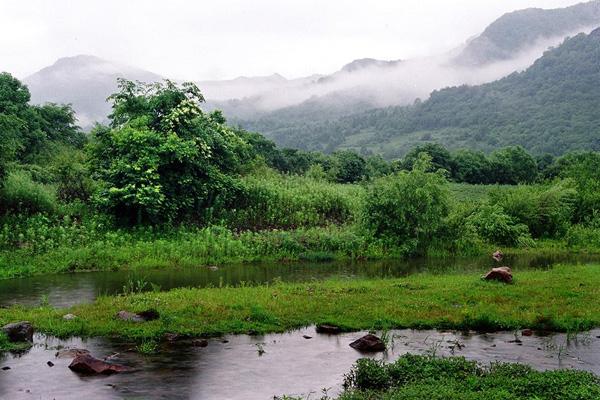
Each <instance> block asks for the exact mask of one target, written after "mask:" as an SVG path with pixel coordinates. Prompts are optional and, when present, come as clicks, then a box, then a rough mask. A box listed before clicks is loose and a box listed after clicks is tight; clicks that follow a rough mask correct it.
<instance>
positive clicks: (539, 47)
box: [225, 0, 600, 150]
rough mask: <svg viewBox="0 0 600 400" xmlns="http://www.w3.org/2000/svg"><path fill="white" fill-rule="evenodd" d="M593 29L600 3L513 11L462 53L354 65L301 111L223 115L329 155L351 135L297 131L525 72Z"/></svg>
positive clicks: (313, 90) (321, 85) (311, 91)
mask: <svg viewBox="0 0 600 400" xmlns="http://www.w3.org/2000/svg"><path fill="white" fill-rule="evenodd" d="M594 23H595V24H596V25H593V26H590V24H594ZM598 25H600V0H595V1H592V2H589V3H582V4H578V5H576V6H571V7H567V8H562V9H554V10H543V9H527V10H522V11H515V12H513V13H509V14H506V15H504V16H502V17H501V18H499V19H498V20H496V21H495V22H493V23H492V24H491V25H490V26H489V27H488V28H487V29H486V30H485V31H484V32H483V33H482V34H481V35H479V36H478V37H477V38H475V39H473V40H471V41H470V42H469V43H468V44H467V45H466V46H465V47H464V48H462V49H457V50H455V51H452V52H450V53H448V54H442V55H437V56H431V57H427V58H422V59H409V60H403V61H399V60H398V61H380V60H373V59H363V60H356V61H354V62H352V63H350V64H348V65H346V66H344V67H343V68H342V69H341V70H340V71H338V72H336V73H334V74H332V75H329V76H326V77H323V78H321V79H319V80H318V81H317V84H314V85H310V86H309V87H308V88H305V89H304V92H305V97H306V100H304V101H302V102H300V103H298V104H291V105H290V104H289V102H287V103H284V104H282V105H281V107H280V108H279V109H275V110H272V111H270V112H269V110H265V108H262V109H260V110H258V109H257V110H256V112H255V113H252V112H251V109H252V107H251V106H250V107H247V109H246V110H245V111H246V112H245V113H243V114H242V113H238V112H237V110H232V109H227V108H226V109H225V110H226V115H227V116H228V117H230V118H231V119H232V120H233V121H235V122H237V123H238V124H239V125H241V126H242V127H244V128H247V129H251V130H255V131H259V132H262V133H263V134H265V135H266V136H268V137H270V138H273V139H274V140H276V141H277V142H278V143H280V144H282V145H286V146H293V147H301V148H306V147H309V146H310V148H314V149H319V150H328V149H332V148H335V147H336V146H338V145H341V144H342V143H343V139H341V138H342V137H344V136H345V132H347V131H352V130H353V129H354V128H353V127H344V130H342V131H341V132H342V134H341V135H340V134H339V133H335V132H332V130H331V126H332V125H333V124H332V123H327V125H328V126H329V127H330V128H328V132H327V141H326V142H323V143H313V142H311V143H312V144H308V143H307V141H306V140H305V139H304V138H302V137H296V136H298V135H300V132H301V131H305V132H307V134H308V135H318V133H319V131H320V130H322V128H321V127H320V126H319V124H320V123H321V122H322V121H326V120H334V119H338V118H340V117H344V116H349V115H351V114H354V113H358V112H361V111H364V110H366V109H369V108H383V107H388V106H405V105H410V104H412V103H413V102H414V101H415V100H417V99H426V98H428V97H429V95H430V93H431V92H432V91H434V90H438V89H441V88H444V87H453V86H460V85H463V84H467V85H480V84H484V83H488V82H493V81H495V80H498V79H500V78H503V77H505V76H508V75H510V74H511V73H513V72H515V71H523V70H525V69H526V68H528V67H529V66H531V65H532V64H533V62H534V61H535V60H537V59H538V58H539V57H541V56H542V55H543V54H544V52H545V51H546V50H547V49H548V48H551V47H554V46H558V45H560V44H561V43H562V42H563V40H564V39H565V38H566V37H568V36H574V35H577V34H578V33H580V32H590V31H591V30H592V29H593V27H595V26H598ZM349 71H351V73H349ZM275 97H277V95H275ZM297 97H301V96H299V95H298V96H297ZM248 100H252V99H248ZM336 102H337V103H336ZM242 104H247V101H245V100H241V101H239V102H238V106H240V105H242ZM240 108H241V107H240ZM355 139H356V140H355V141H354V142H352V143H351V145H352V146H358V145H360V143H361V141H362V140H363V139H364V138H363V137H362V136H359V137H357V138H355ZM308 142H310V141H308Z"/></svg>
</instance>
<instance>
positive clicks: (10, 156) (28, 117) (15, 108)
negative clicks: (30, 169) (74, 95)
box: [0, 72, 85, 176]
mask: <svg viewBox="0 0 600 400" xmlns="http://www.w3.org/2000/svg"><path fill="white" fill-rule="evenodd" d="M30 97H31V96H30V94H29V90H28V89H27V87H26V86H25V85H23V84H22V83H21V82H20V81H19V80H18V79H16V78H14V77H13V76H11V75H10V74H8V73H6V72H4V73H0V176H2V175H5V172H6V167H7V164H8V163H9V162H17V161H20V162H31V161H32V160H33V158H35V156H37V155H38V154H39V153H40V152H41V151H43V150H44V149H46V148H47V147H48V145H50V144H52V143H64V144H69V145H76V146H79V147H81V146H82V145H83V143H84V141H85V136H84V135H83V133H82V132H81V130H80V129H79V128H78V127H77V126H76V124H75V114H74V113H73V110H72V109H71V107H70V106H67V105H56V104H46V105H43V106H32V105H30V104H29V100H30Z"/></svg>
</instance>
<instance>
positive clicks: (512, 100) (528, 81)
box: [272, 28, 600, 158]
mask: <svg viewBox="0 0 600 400" xmlns="http://www.w3.org/2000/svg"><path fill="white" fill-rule="evenodd" d="M598 110H600V28H598V29H596V30H594V31H592V32H591V33H590V34H584V33H582V34H579V35H577V36H575V37H573V38H570V39H567V40H566V41H565V42H564V43H563V44H562V45H560V46H559V47H557V48H553V49H551V50H549V51H547V52H546V53H545V54H544V55H543V56H542V57H541V58H540V59H539V60H537V61H536V62H535V63H534V64H533V65H532V66H531V67H529V68H528V69H527V70H525V71H523V72H520V73H513V74H511V75H509V76H507V77H505V78H503V79H500V80H498V81H495V82H492V83H488V84H483V85H479V86H466V85H464V86H460V87H454V88H448V89H443V90H439V91H435V92H433V93H432V94H431V96H430V98H429V99H428V100H426V101H423V102H419V101H418V102H416V103H415V104H414V105H412V106H407V107H388V108H381V109H373V110H368V111H365V112H362V113H357V114H354V115H351V116H345V117H342V118H338V119H336V120H328V121H324V122H323V121H316V122H305V123H304V124H303V125H296V126H294V127H288V128H287V129H281V130H279V131H277V132H275V133H274V134H273V135H272V137H273V139H275V141H276V142H278V143H279V144H281V145H284V146H291V147H297V148H302V149H307V150H333V149H345V148H353V149H356V150H359V151H362V152H366V153H370V152H375V153H380V154H383V155H385V156H386V157H387V158H395V157H399V156H402V155H403V154H405V153H406V151H407V150H409V149H410V148H412V147H414V146H415V145H417V144H423V143H425V142H437V143H441V144H443V145H445V146H447V147H449V148H452V149H456V148H475V149H479V150H484V151H490V150H493V149H495V148H497V147H502V146H507V145H522V146H523V147H525V148H527V149H529V150H530V151H532V152H534V153H537V154H541V153H552V154H561V153H564V152H565V151H568V150H577V149H581V150H583V149H587V150H589V149H593V150H600V113H599V112H598Z"/></svg>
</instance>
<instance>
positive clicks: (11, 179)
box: [0, 171, 59, 215]
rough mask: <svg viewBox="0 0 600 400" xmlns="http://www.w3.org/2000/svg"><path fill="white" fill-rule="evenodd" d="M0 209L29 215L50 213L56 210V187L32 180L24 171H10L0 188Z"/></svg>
mask: <svg viewBox="0 0 600 400" xmlns="http://www.w3.org/2000/svg"><path fill="white" fill-rule="evenodd" d="M0 206H1V207H0V209H1V210H3V212H5V213H6V212H12V213H16V214H23V215H31V214H35V213H48V214H52V213H54V212H55V211H57V210H58V208H59V206H58V202H57V199H56V189H55V188H54V187H52V186H50V185H44V184H40V183H37V182H34V181H33V180H32V179H31V175H29V174H28V173H27V172H24V171H18V172H12V173H10V174H9V175H8V176H7V178H6V180H5V182H4V185H3V186H2V188H0Z"/></svg>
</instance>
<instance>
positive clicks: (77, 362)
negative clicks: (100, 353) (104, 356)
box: [69, 354, 131, 375]
mask: <svg viewBox="0 0 600 400" xmlns="http://www.w3.org/2000/svg"><path fill="white" fill-rule="evenodd" d="M69 369H70V370H71V371H74V372H79V373H81V374H103V375H110V374H116V373H119V372H129V371H131V368H129V367H127V366H125V365H119V364H111V363H107V362H106V361H102V360H99V359H97V358H94V357H92V356H91V355H89V354H81V355H78V356H77V357H75V359H73V361H72V362H71V364H69Z"/></svg>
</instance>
